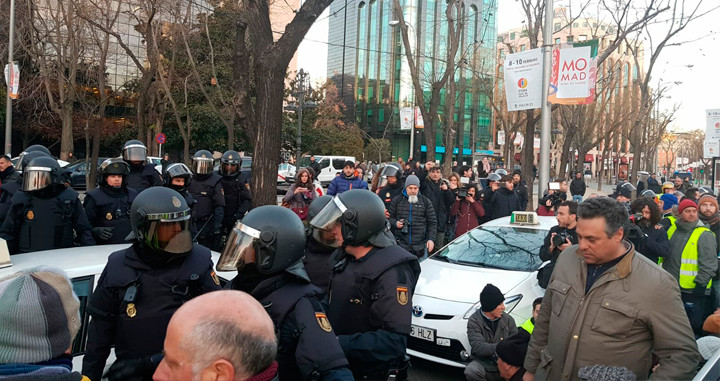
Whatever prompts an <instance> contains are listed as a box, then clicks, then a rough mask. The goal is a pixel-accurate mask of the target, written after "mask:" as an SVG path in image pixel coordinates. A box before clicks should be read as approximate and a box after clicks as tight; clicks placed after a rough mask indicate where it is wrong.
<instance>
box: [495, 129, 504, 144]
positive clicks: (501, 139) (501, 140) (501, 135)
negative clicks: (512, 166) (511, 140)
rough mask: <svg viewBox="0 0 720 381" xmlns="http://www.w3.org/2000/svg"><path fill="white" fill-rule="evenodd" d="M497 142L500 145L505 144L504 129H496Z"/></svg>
mask: <svg viewBox="0 0 720 381" xmlns="http://www.w3.org/2000/svg"><path fill="white" fill-rule="evenodd" d="M497 144H498V145H500V146H504V145H505V131H502V130H501V131H498V137H497Z"/></svg>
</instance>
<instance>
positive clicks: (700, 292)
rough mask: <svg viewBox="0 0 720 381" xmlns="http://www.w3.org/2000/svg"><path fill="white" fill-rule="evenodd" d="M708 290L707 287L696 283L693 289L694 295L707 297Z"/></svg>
mask: <svg viewBox="0 0 720 381" xmlns="http://www.w3.org/2000/svg"><path fill="white" fill-rule="evenodd" d="M706 290H707V285H704V286H703V285H701V284H697V283H695V288H694V289H693V292H692V293H693V295H695V296H705V291H706Z"/></svg>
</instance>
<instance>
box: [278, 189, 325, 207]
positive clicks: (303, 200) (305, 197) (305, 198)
mask: <svg viewBox="0 0 720 381" xmlns="http://www.w3.org/2000/svg"><path fill="white" fill-rule="evenodd" d="M307 188H308V189H309V192H305V193H303V192H300V193H298V194H295V189H297V185H296V184H293V185H290V189H288V191H287V193H285V197H283V202H285V203H288V204H290V208H291V209H292V208H307V207H310V203H311V202H313V200H314V199H316V198H318V197H319V196H318V194H317V192H316V191H315V188H314V186H313V184H309V185H308V186H307Z"/></svg>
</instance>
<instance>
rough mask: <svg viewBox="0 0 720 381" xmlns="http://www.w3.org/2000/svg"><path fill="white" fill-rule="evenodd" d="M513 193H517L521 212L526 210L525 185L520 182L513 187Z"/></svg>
mask: <svg viewBox="0 0 720 381" xmlns="http://www.w3.org/2000/svg"><path fill="white" fill-rule="evenodd" d="M513 190H514V191H515V193H517V195H518V198H519V199H520V208H521V210H526V209H527V205H528V189H527V185H525V182H524V181H522V180H520V182H519V183H518V184H516V185H515V188H513Z"/></svg>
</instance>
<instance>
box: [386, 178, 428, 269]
mask: <svg viewBox="0 0 720 381" xmlns="http://www.w3.org/2000/svg"><path fill="white" fill-rule="evenodd" d="M388 212H389V214H390V227H391V229H392V232H393V234H395V239H397V242H398V245H400V246H401V247H402V248H403V249H405V250H407V251H409V252H411V253H413V254H415V255H416V256H417V257H418V258H419V259H420V260H423V259H425V258H427V255H428V252H430V251H432V250H433V247H435V242H434V239H435V236H436V234H437V218H436V216H435V209H434V208H433V205H432V202H431V201H430V199H429V198H427V197H425V196H423V195H422V194H420V179H418V178H417V176H415V175H410V176H408V177H407V179H406V180H405V190H404V191H403V192H402V194H401V195H398V196H396V197H395V198H393V200H392V202H391V203H390V208H389V209H388Z"/></svg>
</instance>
